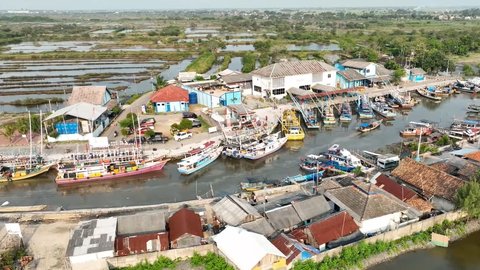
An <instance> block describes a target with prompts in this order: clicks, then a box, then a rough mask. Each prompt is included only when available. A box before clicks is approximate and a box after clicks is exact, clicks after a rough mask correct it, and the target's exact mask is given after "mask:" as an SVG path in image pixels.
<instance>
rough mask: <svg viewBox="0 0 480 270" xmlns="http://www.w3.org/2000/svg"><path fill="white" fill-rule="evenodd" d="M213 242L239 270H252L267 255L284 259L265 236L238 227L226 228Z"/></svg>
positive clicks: (214, 237)
mask: <svg viewBox="0 0 480 270" xmlns="http://www.w3.org/2000/svg"><path fill="white" fill-rule="evenodd" d="M213 240H214V241H215V243H216V244H217V247H218V249H219V250H220V251H221V252H222V254H224V255H225V256H226V257H227V258H228V259H229V260H230V261H231V262H232V263H233V264H235V266H236V267H238V269H240V270H251V269H253V268H254V267H255V266H256V265H257V264H258V263H259V262H260V261H261V260H262V259H263V258H264V257H265V256H267V255H273V256H276V257H278V258H286V257H285V255H283V253H282V252H281V251H280V250H278V249H277V248H276V247H275V246H274V245H273V244H272V243H270V241H268V240H267V238H265V236H263V235H260V234H258V233H252V232H249V231H247V230H244V229H242V228H238V227H231V226H227V227H226V228H225V230H223V231H222V232H221V233H219V234H218V235H215V236H213Z"/></svg>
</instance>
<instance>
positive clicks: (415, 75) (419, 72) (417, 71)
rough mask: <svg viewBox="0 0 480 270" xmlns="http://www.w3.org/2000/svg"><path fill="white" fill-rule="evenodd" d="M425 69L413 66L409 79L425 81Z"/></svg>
mask: <svg viewBox="0 0 480 270" xmlns="http://www.w3.org/2000/svg"><path fill="white" fill-rule="evenodd" d="M425 74H426V72H425V70H423V69H421V68H412V69H411V70H410V73H409V74H408V80H409V81H412V82H423V81H425Z"/></svg>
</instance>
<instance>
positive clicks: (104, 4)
mask: <svg viewBox="0 0 480 270" xmlns="http://www.w3.org/2000/svg"><path fill="white" fill-rule="evenodd" d="M388 6H394V7H398V6H428V7H459V6H480V1H479V0H456V1H453V0H422V1H418V0H403V1H398V0H339V1H327V0H175V1H172V0H0V10H17V9H31V10H32V9H36V10H132V9H134V10H138V9H146V10H148V9H154V10H158V9H215V8H222V9H223V8H302V7H316V8H321V7H325V8H331V7H388Z"/></svg>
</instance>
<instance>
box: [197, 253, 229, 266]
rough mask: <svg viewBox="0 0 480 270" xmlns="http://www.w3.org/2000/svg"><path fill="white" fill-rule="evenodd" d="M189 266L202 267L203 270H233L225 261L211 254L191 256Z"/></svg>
mask: <svg viewBox="0 0 480 270" xmlns="http://www.w3.org/2000/svg"><path fill="white" fill-rule="evenodd" d="M190 264H191V265H192V266H194V267H200V266H201V267H203V268H204V269H205V270H234V268H233V266H231V265H230V264H228V263H227V261H225V259H224V258H223V257H221V256H219V255H217V254H215V253H213V252H208V253H207V255H203V256H202V255H199V254H198V253H195V254H193V257H192V258H190Z"/></svg>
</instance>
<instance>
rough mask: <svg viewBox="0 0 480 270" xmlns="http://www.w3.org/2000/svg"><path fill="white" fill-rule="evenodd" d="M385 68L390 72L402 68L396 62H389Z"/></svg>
mask: <svg viewBox="0 0 480 270" xmlns="http://www.w3.org/2000/svg"><path fill="white" fill-rule="evenodd" d="M385 68H387V69H390V70H397V69H399V68H401V66H400V65H399V64H398V63H397V62H395V60H388V61H387V62H386V63H385Z"/></svg>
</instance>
